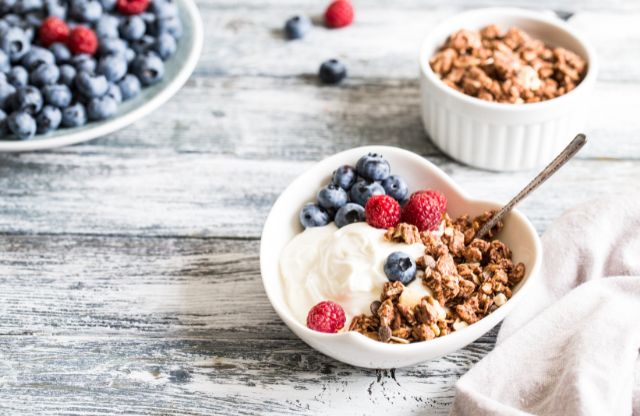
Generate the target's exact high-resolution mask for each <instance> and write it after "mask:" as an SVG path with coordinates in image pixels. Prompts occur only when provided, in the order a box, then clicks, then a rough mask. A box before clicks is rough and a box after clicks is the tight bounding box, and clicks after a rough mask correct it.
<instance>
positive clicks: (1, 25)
mask: <svg viewBox="0 0 640 416" xmlns="http://www.w3.org/2000/svg"><path fill="white" fill-rule="evenodd" d="M2 7H3V6H2V0H0V15H2V13H4V12H3V11H2ZM10 27H11V25H9V22H7V21H6V20H4V19H0V37H1V36H2V35H3V34H4V32H6V31H7V30H9V28H10Z"/></svg>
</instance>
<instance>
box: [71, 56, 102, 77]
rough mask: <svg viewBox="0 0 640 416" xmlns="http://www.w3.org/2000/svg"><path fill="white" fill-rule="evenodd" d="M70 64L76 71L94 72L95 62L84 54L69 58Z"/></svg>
mask: <svg viewBox="0 0 640 416" xmlns="http://www.w3.org/2000/svg"><path fill="white" fill-rule="evenodd" d="M71 63H72V64H73V66H74V67H75V68H76V71H78V72H81V71H86V72H94V71H95V70H96V65H97V64H96V60H95V59H93V57H92V56H91V55H87V54H86V53H81V54H79V55H74V56H73V58H71Z"/></svg>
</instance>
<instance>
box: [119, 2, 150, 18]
mask: <svg viewBox="0 0 640 416" xmlns="http://www.w3.org/2000/svg"><path fill="white" fill-rule="evenodd" d="M148 7H149V0H118V1H117V3H116V9H118V11H119V12H120V13H122V14H126V15H129V16H132V15H134V14H140V13H142V12H144V11H145V10H147V8H148Z"/></svg>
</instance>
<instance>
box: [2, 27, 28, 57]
mask: <svg viewBox="0 0 640 416" xmlns="http://www.w3.org/2000/svg"><path fill="white" fill-rule="evenodd" d="M6 18H7V17H6V16H5V19H6ZM0 49H2V50H3V51H4V52H5V53H6V54H7V55H9V59H11V62H18V61H19V60H20V59H22V57H23V56H24V55H25V54H26V53H27V52H29V50H30V49H31V43H30V42H29V38H28V36H27V35H26V33H25V32H24V30H22V29H20V28H18V27H11V28H9V29H8V30H7V31H6V32H4V33H3V34H2V36H1V37H0Z"/></svg>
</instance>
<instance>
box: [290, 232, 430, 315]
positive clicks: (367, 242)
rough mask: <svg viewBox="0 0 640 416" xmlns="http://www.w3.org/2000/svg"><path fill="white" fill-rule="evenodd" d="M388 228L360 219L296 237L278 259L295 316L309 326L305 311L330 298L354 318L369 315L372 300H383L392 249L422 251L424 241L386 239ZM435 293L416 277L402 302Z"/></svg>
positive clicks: (410, 303)
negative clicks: (381, 227) (385, 270)
mask: <svg viewBox="0 0 640 416" xmlns="http://www.w3.org/2000/svg"><path fill="white" fill-rule="evenodd" d="M385 232H386V230H384V229H378V228H374V227H371V226H370V225H368V224H367V223H364V222H358V223H353V224H349V225H347V226H344V227H342V228H338V227H336V225H335V224H334V223H331V224H329V225H326V226H323V227H312V228H307V229H306V230H305V231H303V232H302V233H300V234H298V235H297V236H295V237H294V238H293V239H292V240H291V241H290V242H289V244H287V246H286V247H285V249H284V250H283V252H282V254H281V257H280V274H281V278H282V285H283V292H284V297H285V301H286V303H287V304H288V305H289V308H290V309H291V312H292V313H293V315H294V317H295V318H296V319H297V320H298V321H299V322H300V323H301V324H303V325H306V320H307V313H308V312H309V310H310V309H311V308H312V307H313V306H314V305H316V304H317V303H319V302H321V301H323V300H332V301H334V302H336V303H338V304H340V305H341V306H342V308H343V309H344V311H345V314H346V316H347V322H346V324H345V327H348V325H349V323H350V322H351V319H352V318H353V317H354V316H356V315H360V314H363V313H366V314H370V305H371V302H373V301H374V300H377V299H379V298H380V293H381V292H382V286H383V285H384V283H385V282H387V276H386V275H385V273H384V269H383V267H384V263H385V261H386V259H387V257H388V256H389V254H391V253H392V252H394V251H403V252H405V253H407V254H409V255H410V256H412V257H413V258H417V257H420V256H422V255H423V254H424V250H425V247H424V245H422V244H421V243H416V244H412V245H407V244H404V243H393V242H390V241H387V240H386V239H385V238H384V234H385ZM429 294H431V292H430V291H429V289H427V288H426V287H424V285H423V284H422V282H421V281H419V280H418V279H415V280H414V281H413V282H411V283H410V284H409V285H408V286H407V287H406V288H405V290H404V292H403V294H402V296H401V298H400V302H402V303H405V304H407V306H413V305H415V304H416V303H417V302H419V301H420V299H421V298H422V297H423V296H426V295H429Z"/></svg>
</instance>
